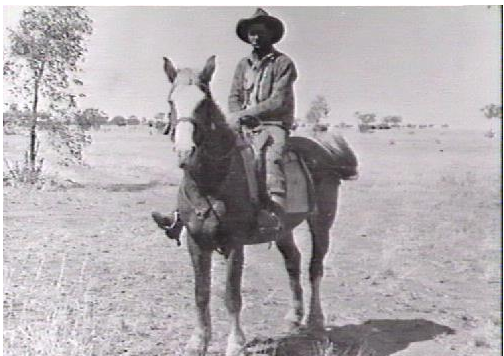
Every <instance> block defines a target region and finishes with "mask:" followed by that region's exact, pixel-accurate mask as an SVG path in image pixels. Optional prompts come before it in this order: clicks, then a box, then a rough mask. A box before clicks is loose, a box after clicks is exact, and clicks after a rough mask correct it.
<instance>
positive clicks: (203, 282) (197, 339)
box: [186, 234, 212, 356]
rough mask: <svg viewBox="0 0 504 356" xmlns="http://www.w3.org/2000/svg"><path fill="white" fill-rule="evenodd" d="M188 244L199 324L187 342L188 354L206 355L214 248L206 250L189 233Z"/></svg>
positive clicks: (209, 332) (210, 327)
mask: <svg viewBox="0 0 504 356" xmlns="http://www.w3.org/2000/svg"><path fill="white" fill-rule="evenodd" d="M187 245H188V248H189V253H190V255H191V260H192V264H193V268H194V277H195V278H194V280H195V290H194V292H195V298H196V315H197V325H196V328H195V330H194V332H193V334H192V336H191V339H190V340H189V343H188V344H187V349H186V355H187V356H204V355H205V354H206V351H207V348H208V343H209V342H210V338H211V334H212V325H211V319H210V305H209V304H210V280H211V275H210V273H211V267H212V250H204V249H202V248H201V247H200V246H198V244H197V243H196V242H195V241H194V240H193V238H192V237H191V236H189V234H188V238H187Z"/></svg>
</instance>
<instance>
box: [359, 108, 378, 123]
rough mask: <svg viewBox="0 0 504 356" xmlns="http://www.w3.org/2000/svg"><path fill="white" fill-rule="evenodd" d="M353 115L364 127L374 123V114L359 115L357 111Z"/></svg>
mask: <svg viewBox="0 0 504 356" xmlns="http://www.w3.org/2000/svg"><path fill="white" fill-rule="evenodd" d="M354 115H355V116H356V117H357V119H358V120H359V121H360V122H362V124H364V125H368V124H371V123H373V122H375V121H376V114H365V113H360V112H359V111H356V112H355V114H354Z"/></svg>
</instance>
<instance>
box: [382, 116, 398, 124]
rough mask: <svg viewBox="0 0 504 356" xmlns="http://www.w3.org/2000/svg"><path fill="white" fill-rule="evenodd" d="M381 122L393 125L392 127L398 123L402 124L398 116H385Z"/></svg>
mask: <svg viewBox="0 0 504 356" xmlns="http://www.w3.org/2000/svg"><path fill="white" fill-rule="evenodd" d="M382 121H383V122H384V123H386V124H394V125H397V124H399V123H400V122H402V117H400V116H397V115H389V116H385V117H384V118H383V119H382Z"/></svg>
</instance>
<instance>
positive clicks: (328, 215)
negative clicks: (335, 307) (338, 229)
mask: <svg viewBox="0 0 504 356" xmlns="http://www.w3.org/2000/svg"><path fill="white" fill-rule="evenodd" d="M338 186H339V183H338V182H334V181H332V180H329V179H328V180H326V181H322V182H321V183H320V184H319V185H318V186H317V207H318V211H317V213H316V214H315V215H313V216H311V217H310V218H309V219H308V225H309V227H310V232H311V235H312V256H311V261H310V284H311V298H310V311H309V314H308V321H307V324H308V327H309V328H312V329H321V328H323V327H324V313H323V311H322V305H321V302H320V284H321V282H322V276H323V275H324V257H325V255H326V253H327V250H328V249H329V230H330V228H331V226H332V224H333V222H334V218H335V215H336V203H337V198H338Z"/></svg>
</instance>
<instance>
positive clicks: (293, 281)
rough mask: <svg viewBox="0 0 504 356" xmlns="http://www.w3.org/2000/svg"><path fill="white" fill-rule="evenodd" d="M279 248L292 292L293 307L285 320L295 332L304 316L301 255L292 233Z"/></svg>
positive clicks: (287, 234) (281, 240)
mask: <svg viewBox="0 0 504 356" xmlns="http://www.w3.org/2000/svg"><path fill="white" fill-rule="evenodd" d="M276 245H277V248H278V250H279V251H280V253H281V254H282V256H283V258H284V261H285V268H286V269H287V273H288V274H289V284H290V288H291V291H292V306H291V309H290V310H289V312H288V313H287V315H286V316H285V319H286V320H287V322H288V323H289V325H288V327H289V329H290V330H295V329H297V328H299V326H300V325H301V321H302V320H303V315H304V306H303V288H302V287H301V281H300V274H301V254H300V253H299V250H298V248H297V247H296V244H295V242H294V238H293V236H292V231H289V232H287V233H286V234H285V236H284V237H282V239H280V240H278V241H277V242H276Z"/></svg>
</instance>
